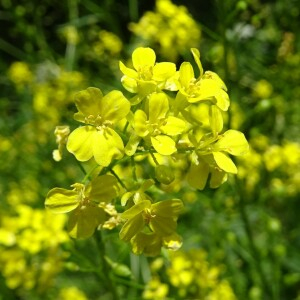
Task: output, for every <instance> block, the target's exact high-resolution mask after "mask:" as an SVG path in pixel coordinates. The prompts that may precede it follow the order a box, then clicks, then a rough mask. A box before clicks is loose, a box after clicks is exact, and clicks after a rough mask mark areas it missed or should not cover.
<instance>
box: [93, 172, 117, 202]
mask: <svg viewBox="0 0 300 300" xmlns="http://www.w3.org/2000/svg"><path fill="white" fill-rule="evenodd" d="M89 186H90V191H89V195H88V196H89V198H90V199H91V200H93V201H95V202H98V203H99V202H110V201H111V200H113V199H114V198H115V197H116V196H117V195H118V191H119V188H118V181H117V179H116V178H115V177H114V176H112V175H102V176H98V177H96V178H95V179H93V180H92V181H91V182H90V184H89Z"/></svg>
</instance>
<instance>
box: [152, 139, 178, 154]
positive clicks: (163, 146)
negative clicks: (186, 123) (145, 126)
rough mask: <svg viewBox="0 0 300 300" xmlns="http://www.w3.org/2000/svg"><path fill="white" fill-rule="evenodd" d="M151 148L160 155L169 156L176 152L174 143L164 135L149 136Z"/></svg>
mask: <svg viewBox="0 0 300 300" xmlns="http://www.w3.org/2000/svg"><path fill="white" fill-rule="evenodd" d="M151 143H152V146H153V148H154V149H155V150H156V151H157V152H158V153H159V154H162V155H171V154H173V153H174V152H176V150H177V149H176V147H175V142H174V141H173V140H172V139H171V138H170V137H169V136H166V135H157V136H154V137H153V136H151Z"/></svg>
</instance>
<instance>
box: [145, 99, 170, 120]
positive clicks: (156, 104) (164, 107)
mask: <svg viewBox="0 0 300 300" xmlns="http://www.w3.org/2000/svg"><path fill="white" fill-rule="evenodd" d="M168 110H169V101H168V97H167V95H166V94H165V93H153V94H151V96H150V98H149V122H150V123H151V124H155V123H157V122H158V120H159V119H161V118H164V117H165V116H166V114H167V112H168Z"/></svg>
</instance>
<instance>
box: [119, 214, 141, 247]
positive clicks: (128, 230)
mask: <svg viewBox="0 0 300 300" xmlns="http://www.w3.org/2000/svg"><path fill="white" fill-rule="evenodd" d="M144 225H145V224H144V219H143V216H142V214H138V215H136V216H135V217H133V218H131V219H129V220H127V221H126V223H125V224H124V225H123V227H122V229H121V230H120V233H119V236H120V239H121V240H123V241H126V242H128V241H130V240H131V239H132V238H133V237H134V236H135V235H136V234H138V233H139V232H140V231H141V230H142V229H143V227H144Z"/></svg>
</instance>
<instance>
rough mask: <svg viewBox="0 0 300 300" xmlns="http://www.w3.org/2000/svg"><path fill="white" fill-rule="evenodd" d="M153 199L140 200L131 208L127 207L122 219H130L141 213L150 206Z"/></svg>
mask: <svg viewBox="0 0 300 300" xmlns="http://www.w3.org/2000/svg"><path fill="white" fill-rule="evenodd" d="M150 206H151V201H149V200H143V201H140V202H138V203H137V204H135V205H133V206H132V207H131V208H129V209H127V210H126V211H124V212H123V213H122V214H121V218H122V219H130V218H133V217H134V216H136V215H138V214H140V213H141V212H142V211H143V210H144V209H146V208H150Z"/></svg>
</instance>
